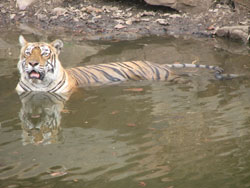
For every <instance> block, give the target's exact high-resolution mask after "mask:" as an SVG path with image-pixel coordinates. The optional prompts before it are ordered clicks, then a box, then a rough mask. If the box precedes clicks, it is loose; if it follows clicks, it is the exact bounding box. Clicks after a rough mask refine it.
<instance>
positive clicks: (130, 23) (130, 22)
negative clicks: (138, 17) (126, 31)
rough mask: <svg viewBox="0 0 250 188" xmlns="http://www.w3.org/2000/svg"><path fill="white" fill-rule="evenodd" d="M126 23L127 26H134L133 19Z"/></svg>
mask: <svg viewBox="0 0 250 188" xmlns="http://www.w3.org/2000/svg"><path fill="white" fill-rule="evenodd" d="M125 23H126V24H127V25H132V23H133V20H132V19H129V20H127V21H126V22H125Z"/></svg>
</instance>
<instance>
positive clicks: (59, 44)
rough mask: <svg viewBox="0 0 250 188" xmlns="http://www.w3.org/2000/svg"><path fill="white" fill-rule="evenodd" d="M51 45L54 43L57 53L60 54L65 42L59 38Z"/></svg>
mask: <svg viewBox="0 0 250 188" xmlns="http://www.w3.org/2000/svg"><path fill="white" fill-rule="evenodd" d="M51 45H52V46H53V47H55V49H56V51H57V54H59V53H60V51H61V49H62V48H63V42H62V41H61V40H59V39H57V40H55V41H53V42H52V43H51Z"/></svg>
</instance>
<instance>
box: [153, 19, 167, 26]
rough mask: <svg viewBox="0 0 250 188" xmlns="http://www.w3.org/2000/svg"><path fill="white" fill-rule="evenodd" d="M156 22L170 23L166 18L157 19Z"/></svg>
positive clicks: (161, 23)
mask: <svg viewBox="0 0 250 188" xmlns="http://www.w3.org/2000/svg"><path fill="white" fill-rule="evenodd" d="M156 22H157V23H159V24H160V25H169V23H168V21H167V20H166V19H157V20H156Z"/></svg>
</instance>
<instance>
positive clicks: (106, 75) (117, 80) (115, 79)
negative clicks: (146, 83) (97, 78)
mask: <svg viewBox="0 0 250 188" xmlns="http://www.w3.org/2000/svg"><path fill="white" fill-rule="evenodd" d="M92 68H93V69H95V70H97V71H99V72H101V73H102V74H103V76H104V77H105V78H107V79H108V80H110V81H112V82H119V81H121V80H120V79H119V78H116V77H113V76H111V75H110V74H108V73H107V72H105V71H103V70H101V69H98V68H95V67H92Z"/></svg>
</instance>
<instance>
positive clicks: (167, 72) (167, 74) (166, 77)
mask: <svg viewBox="0 0 250 188" xmlns="http://www.w3.org/2000/svg"><path fill="white" fill-rule="evenodd" d="M163 69H164V70H165V71H166V75H165V80H167V79H168V77H169V70H168V69H167V68H163Z"/></svg>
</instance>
